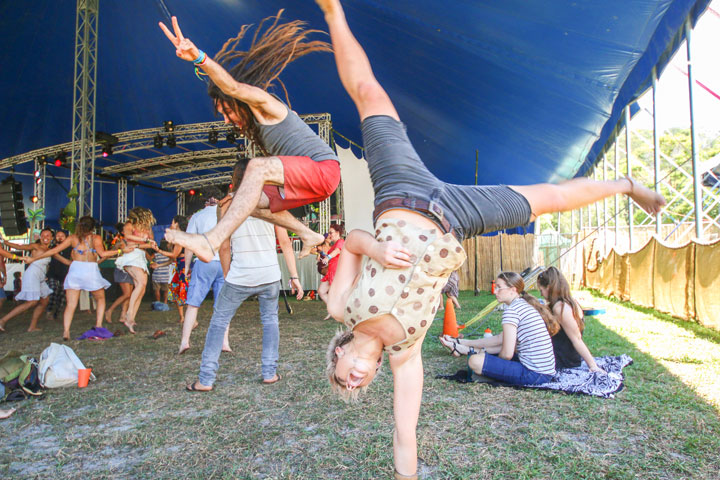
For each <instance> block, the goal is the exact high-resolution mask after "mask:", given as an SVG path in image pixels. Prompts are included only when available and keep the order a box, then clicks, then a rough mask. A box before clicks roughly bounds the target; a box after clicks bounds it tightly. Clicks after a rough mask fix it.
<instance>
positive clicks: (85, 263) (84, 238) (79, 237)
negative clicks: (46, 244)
mask: <svg viewBox="0 0 720 480" xmlns="http://www.w3.org/2000/svg"><path fill="white" fill-rule="evenodd" d="M94 231H95V219H94V218H92V217H91V216H89V215H86V216H84V217H82V218H80V220H78V223H77V229H76V231H75V233H74V234H72V235H70V236H68V237H67V238H66V239H65V241H64V242H62V243H60V244H59V245H58V246H56V247H55V248H53V249H51V250H48V251H46V252H45V253H43V254H42V255H39V256H38V257H35V258H33V259H31V260H30V263H32V262H35V261H39V260H41V259H44V258H46V257H50V256H51V255H55V254H56V253H58V252H61V251H63V250H64V249H66V248H68V247H72V263H71V264H70V269H69V270H68V273H67V275H66V276H65V282H64V283H63V288H65V295H66V297H67V304H66V305H65V313H64V315H63V340H70V325H71V324H72V320H73V316H74V315H75V309H76V308H77V304H78V300H79V299H80V290H85V291H87V292H90V293H91V294H92V296H93V298H95V302H96V304H97V309H96V310H95V326H96V327H102V322H103V317H104V315H105V289H106V288H108V287H109V286H110V282H108V281H107V280H105V279H104V278H103V277H102V275H101V274H100V267H99V266H98V259H101V258H106V257H112V256H114V255H122V254H123V253H124V252H123V250H122V249H119V248H118V249H117V250H105V247H104V246H103V242H102V238H101V237H100V235H97V234H95V233H93V232H94ZM128 248H130V249H131V250H132V249H133V247H128Z"/></svg>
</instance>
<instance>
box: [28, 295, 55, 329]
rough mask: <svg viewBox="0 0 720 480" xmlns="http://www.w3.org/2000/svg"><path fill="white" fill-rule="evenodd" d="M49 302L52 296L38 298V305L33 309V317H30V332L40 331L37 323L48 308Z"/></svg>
mask: <svg viewBox="0 0 720 480" xmlns="http://www.w3.org/2000/svg"><path fill="white" fill-rule="evenodd" d="M48 303H50V297H45V298H41V299H40V300H38V302H37V305H35V309H34V310H33V314H32V318H31V319H30V326H29V327H28V332H39V331H40V330H42V329H40V328H38V326H37V324H38V321H39V320H40V316H41V315H42V314H43V312H44V311H46V310H47V306H48Z"/></svg>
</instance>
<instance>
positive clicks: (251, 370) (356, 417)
mask: <svg viewBox="0 0 720 480" xmlns="http://www.w3.org/2000/svg"><path fill="white" fill-rule="evenodd" d="M490 298H491V297H490V296H489V295H486V296H482V297H473V296H472V294H471V293H470V294H468V293H466V292H462V294H461V298H460V301H461V303H462V305H463V309H462V310H460V311H459V312H458V314H459V317H460V318H459V320H460V321H461V322H463V321H466V320H467V319H469V318H470V317H471V316H472V315H473V314H474V313H475V312H477V311H478V310H479V309H480V308H482V306H484V305H485V304H486V303H487V302H488V301H489V299H490ZM211 307H212V305H211V304H210V303H209V302H206V303H205V304H204V305H203V307H202V308H201V310H200V315H199V321H200V325H201V326H200V327H199V328H198V329H197V330H196V331H195V332H194V333H193V337H192V348H191V349H190V351H188V352H187V353H186V354H185V355H183V356H178V355H176V353H175V352H176V351H177V346H178V342H179V337H180V329H179V326H178V325H177V323H176V322H177V313H175V312H152V313H150V312H147V310H145V308H146V306H145V305H143V313H142V314H141V316H140V317H139V320H138V323H139V333H138V335H136V336H129V335H124V336H122V337H119V338H114V339H111V340H108V341H105V342H90V341H82V342H79V341H71V342H68V345H70V346H71V347H72V348H73V349H74V350H75V351H76V352H77V353H78V355H79V356H80V358H81V359H82V360H83V361H85V363H86V364H89V365H92V366H93V371H94V372H95V373H96V375H97V376H98V381H97V382H94V383H91V385H90V386H89V387H88V388H87V389H83V390H79V389H77V388H67V389H59V390H52V391H50V392H48V395H47V398H46V399H45V400H43V401H27V402H24V403H22V404H20V409H19V411H18V412H17V413H16V414H15V415H13V416H12V417H11V418H10V419H8V420H4V421H2V422H0V435H2V438H3V439H4V440H3V442H2V445H1V446H0V474H4V476H7V477H18V476H22V477H28V478H32V477H43V478H198V479H200V478H203V479H204V478H248V479H249V478H258V479H260V478H262V479H265V478H271V479H273V478H292V479H320V478H322V479H325V478H327V479H345V478H359V479H378V478H391V475H392V431H393V421H392V396H391V395H392V375H391V374H390V372H389V369H387V368H386V369H385V370H386V371H385V372H384V373H383V374H381V375H379V377H378V378H377V379H376V381H375V383H374V385H373V386H372V387H371V389H370V392H368V394H367V395H366V396H365V397H364V398H362V399H361V401H360V403H359V404H357V405H345V404H343V403H342V402H340V401H338V400H337V399H335V398H333V397H331V396H330V392H329V388H328V386H327V383H326V381H325V380H324V377H323V371H324V355H325V347H326V345H327V342H328V341H329V339H330V337H331V336H332V334H333V333H334V331H335V330H336V328H337V326H336V324H335V323H334V322H326V321H323V320H322V318H323V317H324V308H323V305H322V303H321V302H295V301H293V309H294V310H295V314H294V315H292V316H288V315H286V314H284V313H283V312H281V315H280V332H281V345H280V362H279V371H280V372H281V373H282V374H283V377H284V378H283V380H282V381H281V382H279V383H277V384H275V385H273V386H263V385H261V384H260V350H261V344H260V342H261V326H260V322H259V318H258V313H257V302H254V301H248V302H246V303H245V304H244V305H243V306H242V307H241V308H240V310H239V311H238V314H237V315H236V316H235V318H234V320H233V323H232V325H231V329H230V341H231V345H232V346H233V348H234V350H235V352H234V353H232V354H223V356H222V357H221V360H220V371H219V375H218V381H217V383H216V385H215V390H214V391H213V392H211V393H209V394H198V393H195V394H192V393H189V392H186V391H185V390H184V385H185V383H186V382H189V381H192V380H193V379H194V378H195V377H196V375H197V370H198V367H199V362H200V353H201V351H202V344H203V342H204V337H205V333H206V329H207V325H208V322H209V318H210V314H211ZM629 315H634V313H633V312H630V313H629ZM499 318H500V317H499V315H498V314H497V313H495V314H493V316H492V318H491V319H490V320H489V322H488V325H490V326H491V328H493V331H496V332H497V331H498V328H499ZM92 321H93V319H92V317H91V316H90V315H87V314H81V315H78V317H77V318H76V321H75V323H74V324H73V333H74V334H75V335H78V334H79V333H80V332H82V331H84V330H86V329H87V328H89V327H90V326H92ZM116 326H117V325H116V324H113V325H112V326H111V328H110V329H111V330H115V328H116ZM26 327H27V320H25V319H24V318H23V319H22V320H20V319H19V320H17V321H16V322H15V323H11V324H10V329H9V330H10V331H9V334H8V335H4V336H2V337H0V342H1V343H0V349H1V350H3V351H4V350H9V349H11V348H12V349H17V350H21V351H23V352H27V353H33V354H35V355H39V353H40V352H41V351H42V349H43V348H45V347H46V346H47V345H48V344H49V343H50V341H51V340H53V341H57V340H58V338H59V336H60V332H61V326H60V324H52V323H50V324H47V323H45V324H44V327H45V331H44V332H38V333H26V332H24V329H25V328H26ZM156 329H163V330H165V331H166V332H168V335H166V336H164V337H161V338H160V339H158V340H152V339H150V338H148V337H149V336H150V335H151V334H152V332H153V331H155V330H156ZM441 330H442V321H441V320H440V319H439V320H436V322H435V324H434V325H433V327H432V329H431V331H430V335H429V336H428V338H427V340H426V342H425V345H424V347H423V348H424V352H423V355H424V361H425V370H426V373H425V389H424V397H423V407H422V411H421V416H420V423H419V426H418V445H419V454H420V457H421V473H422V474H423V478H426V479H459V478H473V479H476V478H498V479H500V478H520V479H522V478H567V479H576V478H588V479H589V478H617V479H625V478H627V479H630V478H698V479H714V478H716V465H717V464H718V462H719V461H720V458H719V456H718V451H719V450H720V443H719V441H718V438H720V422H719V421H718V417H717V413H716V412H715V411H714V410H713V408H712V407H711V406H709V405H708V404H707V403H705V402H703V401H702V400H701V399H700V398H699V397H698V396H697V395H696V394H695V393H694V392H693V391H692V389H690V388H688V387H687V386H685V385H684V384H683V383H682V382H681V381H680V380H678V379H677V378H675V377H674V376H672V375H670V374H668V372H667V370H665V369H664V368H663V367H662V366H661V365H659V364H658V362H657V361H656V360H655V359H654V358H652V356H650V355H647V354H644V353H642V352H641V351H639V350H638V349H637V348H636V347H635V346H634V345H633V344H632V343H631V342H630V341H628V340H627V339H625V338H623V337H622V336H620V335H618V334H616V333H615V332H614V331H612V330H610V329H608V328H605V327H604V326H603V325H602V324H601V323H600V322H598V321H597V320H595V319H588V326H587V334H586V337H585V338H586V341H587V343H588V345H589V347H590V349H591V351H592V352H593V353H594V354H595V355H618V354H621V353H628V354H629V355H631V356H632V357H633V358H634V360H635V364H634V365H632V366H630V367H628V368H627V369H626V370H625V373H626V376H627V379H626V389H625V390H624V391H623V392H621V393H620V394H618V396H617V398H615V399H611V400H600V399H596V398H589V397H579V396H569V395H561V394H555V393H551V392H538V391H526V390H521V391H516V390H511V389H504V388H489V387H487V386H483V385H459V384H454V383H449V382H447V381H444V380H437V379H435V378H434V376H435V375H436V374H437V373H445V372H449V371H452V372H454V371H455V370H457V369H458V368H461V367H463V361H462V360H461V359H454V358H452V357H450V356H449V355H448V354H447V351H446V350H445V349H444V348H442V347H441V346H440V345H439V343H438V342H437V340H436V338H434V337H437V335H439V333H440V332H441ZM3 351H0V354H1V353H4V352H3ZM90 452H92V453H90Z"/></svg>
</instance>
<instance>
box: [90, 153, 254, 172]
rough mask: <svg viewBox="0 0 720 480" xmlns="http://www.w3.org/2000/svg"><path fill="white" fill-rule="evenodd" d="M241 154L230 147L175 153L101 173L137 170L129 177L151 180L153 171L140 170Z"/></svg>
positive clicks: (121, 165)
mask: <svg viewBox="0 0 720 480" xmlns="http://www.w3.org/2000/svg"><path fill="white" fill-rule="evenodd" d="M238 153H241V152H240V151H238V149H237V147H231V148H213V149H212V150H198V151H193V152H184V153H177V154H174V155H165V156H160V157H153V158H145V159H143V160H137V161H135V162H126V163H120V164H117V165H111V166H109V167H105V168H103V170H102V172H103V173H106V174H119V173H127V172H134V171H137V170H140V171H141V173H136V174H133V173H130V175H131V176H132V177H133V178H136V179H137V178H145V177H146V176H147V178H151V177H152V176H155V175H153V174H154V173H155V171H153V170H150V171H148V172H147V173H145V172H142V170H146V169H149V168H150V167H157V166H167V165H170V164H173V163H181V162H194V161H197V160H203V159H206V158H213V159H217V158H221V157H230V156H233V157H234V156H235V155H236V154H238Z"/></svg>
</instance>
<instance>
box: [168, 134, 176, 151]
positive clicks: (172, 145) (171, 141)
mask: <svg viewBox="0 0 720 480" xmlns="http://www.w3.org/2000/svg"><path fill="white" fill-rule="evenodd" d="M167 146H168V147H170V148H175V134H174V133H171V134H170V135H168V138H167Z"/></svg>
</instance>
